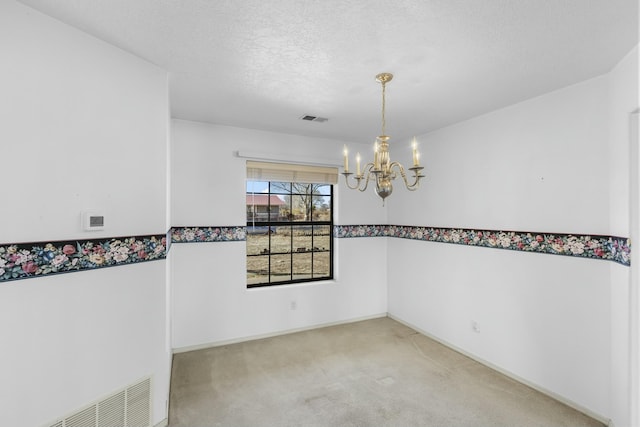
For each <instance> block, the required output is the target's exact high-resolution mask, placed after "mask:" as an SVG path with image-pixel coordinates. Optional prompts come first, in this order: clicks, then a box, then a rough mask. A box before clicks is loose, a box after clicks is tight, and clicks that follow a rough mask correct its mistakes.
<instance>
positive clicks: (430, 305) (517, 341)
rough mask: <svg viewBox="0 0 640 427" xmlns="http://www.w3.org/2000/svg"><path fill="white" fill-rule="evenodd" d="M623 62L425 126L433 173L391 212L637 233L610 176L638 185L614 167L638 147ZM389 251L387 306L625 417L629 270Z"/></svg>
mask: <svg viewBox="0 0 640 427" xmlns="http://www.w3.org/2000/svg"><path fill="white" fill-rule="evenodd" d="M634 55H637V53H633V54H632V55H631V56H632V57H633V58H632V59H631V60H630V61H629V62H630V63H631V62H633V61H634V60H635V58H636V56H634ZM622 67H623V69H616V71H614V72H612V73H611V74H610V75H605V76H602V77H598V78H594V79H591V80H588V81H585V82H582V83H579V84H576V85H573V86H570V87H567V88H564V89H561V90H558V91H555V92H552V93H549V94H546V95H543V96H540V97H537V98H534V99H531V100H528V101H526V102H523V103H519V104H516V105H513V106H510V107H508V108H505V109H502V110H499V111H495V112H493V113H490V114H486V115H483V116H480V117H477V118H475V119H472V120H468V121H465V122H462V123H458V124H456V125H454V126H450V127H448V128H445V129H441V130H439V131H436V132H433V133H430V134H427V135H423V136H422V137H420V138H419V140H420V142H421V151H422V152H423V153H424V155H423V159H424V163H425V165H426V175H427V179H426V181H425V182H424V186H423V188H422V189H421V190H420V191H419V192H418V193H413V194H409V193H406V192H405V193H402V192H398V193H397V194H394V197H395V200H394V203H392V204H390V206H389V223H391V224H415V225H429V226H445V227H465V228H479V229H497V230H519V231H540V232H557V233H578V234H604V235H608V234H616V233H620V235H622V236H626V235H628V225H627V223H628V216H627V213H626V210H625V211H624V212H623V213H622V214H621V216H619V217H618V216H616V215H618V209H623V210H624V209H627V208H628V205H625V203H627V202H626V197H627V196H626V195H624V196H621V198H619V199H616V200H615V201H613V203H614V205H615V207H616V209H614V208H611V209H610V201H612V197H613V194H614V188H612V185H613V184H612V183H615V185H613V186H614V187H616V188H615V189H619V188H618V187H619V186H622V190H621V191H622V193H624V192H625V191H628V190H627V189H628V186H627V185H628V182H627V181H628V167H626V166H625V167H623V168H622V171H618V170H617V171H615V172H612V169H613V168H615V167H617V166H616V165H619V164H620V163H621V162H622V161H623V160H622V159H623V158H624V157H623V156H624V154H623V153H626V151H625V150H626V149H628V134H627V133H625V132H626V131H627V129H628V128H627V127H626V126H628V125H626V124H624V120H626V118H624V117H618V116H617V114H618V113H619V112H620V111H621V110H622V111H625V110H627V109H628V108H629V107H630V105H628V104H629V103H628V102H625V101H628V100H629V98H628V97H626V98H625V101H623V100H620V96H621V95H616V94H622V93H623V92H626V91H629V92H631V93H632V96H635V94H637V71H636V73H635V74H633V71H632V70H629V69H628V67H627V66H626V65H623V66H622ZM636 102H637V101H636ZM614 112H615V113H614ZM612 114H616V116H615V119H612V118H611V115H612ZM625 114H626V113H625ZM612 133H613V134H615V135H617V137H616V138H617V141H616V142H615V143H614V144H615V150H614V152H613V153H612V154H611V156H615V158H614V159H613V160H610V154H609V150H610V148H611V144H612V140H611V138H612ZM625 138H626V139H625ZM625 144H626V145H625ZM625 194H626V193H625ZM623 199H624V200H623ZM625 206H626V207H625ZM409 207H411V208H410V209H409ZM614 216H616V217H615V218H613V217H614ZM616 224H619V226H618V225H616ZM388 253H389V261H388V262H389V266H388V273H389V312H390V314H391V315H393V316H396V317H397V318H399V319H402V320H404V321H406V322H408V323H411V324H413V325H415V326H416V327H418V328H420V329H422V330H424V331H426V332H428V333H430V334H432V335H434V336H436V337H437V338H439V339H441V340H443V341H445V342H448V343H450V344H452V345H454V346H456V347H458V348H460V349H462V350H463V351H466V352H469V353H471V354H473V355H475V356H476V357H478V358H480V359H483V360H485V361H487V362H489V363H491V364H494V365H496V366H498V367H500V368H501V369H504V370H506V371H508V372H511V373H512V374H514V375H516V376H519V377H521V378H523V379H524V380H526V381H529V382H531V383H533V384H535V385H536V386H538V387H541V388H543V389H546V390H548V391H550V392H552V393H556V394H557V395H559V396H560V397H561V398H563V399H565V400H567V401H569V402H572V403H573V404H575V405H576V406H578V407H582V408H583V409H585V410H587V411H590V412H591V413H593V414H596V415H598V416H600V417H602V418H604V419H606V418H611V419H613V421H614V423H615V424H616V425H628V423H625V422H626V421H628V418H626V416H625V415H624V414H623V412H624V411H625V409H628V404H626V408H616V403H615V402H614V401H613V399H622V398H624V397H625V396H627V390H626V389H625V388H624V384H622V382H623V381H622V380H621V379H620V378H619V377H620V375H623V374H624V373H628V364H625V363H626V362H627V361H628V360H627V359H624V360H622V361H620V360H614V359H613V358H618V357H620V355H621V354H625V351H626V350H625V343H626V340H627V339H628V337H626V336H621V335H620V334H619V333H617V332H616V331H615V330H613V329H612V328H614V327H616V326H618V324H620V323H621V322H622V323H623V324H624V322H625V321H626V320H625V319H627V317H626V315H625V314H623V315H622V317H623V318H622V319H619V318H618V317H619V316H620V312H619V311H618V310H619V309H620V306H621V304H623V299H624V297H620V292H622V294H623V295H624V293H625V292H626V289H627V278H628V276H627V274H628V271H627V270H628V268H626V267H622V266H617V265H611V263H608V262H602V261H596V260H588V259H575V258H571V257H559V256H551V255H541V254H529V253H517V252H511V251H503V250H494V249H486V248H474V247H464V246H455V245H446V244H434V243H425V242H415V241H408V240H396V239H391V240H390V242H389V247H388ZM612 271H613V273H612ZM612 279H613V280H612ZM624 313H626V312H624ZM473 321H477V322H478V323H479V325H480V332H479V333H477V332H474V331H473V328H472V322H473ZM614 322H615V323H614ZM614 329H615V328H614ZM624 330H626V329H624ZM622 334H624V332H622ZM620 363H622V364H623V365H624V367H623V368H620V367H618V368H617V369H618V372H617V373H616V372H615V370H616V368H615V366H619V365H620ZM612 371H613V373H612ZM616 378H618V380H616ZM623 406H625V404H623Z"/></svg>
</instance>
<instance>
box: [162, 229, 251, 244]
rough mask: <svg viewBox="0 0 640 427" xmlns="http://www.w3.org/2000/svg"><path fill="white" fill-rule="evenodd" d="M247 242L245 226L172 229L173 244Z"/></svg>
mask: <svg viewBox="0 0 640 427" xmlns="http://www.w3.org/2000/svg"><path fill="white" fill-rule="evenodd" d="M244 240H247V230H246V227H244V226H237V227H172V228H171V242H172V243H203V242H238V241H244Z"/></svg>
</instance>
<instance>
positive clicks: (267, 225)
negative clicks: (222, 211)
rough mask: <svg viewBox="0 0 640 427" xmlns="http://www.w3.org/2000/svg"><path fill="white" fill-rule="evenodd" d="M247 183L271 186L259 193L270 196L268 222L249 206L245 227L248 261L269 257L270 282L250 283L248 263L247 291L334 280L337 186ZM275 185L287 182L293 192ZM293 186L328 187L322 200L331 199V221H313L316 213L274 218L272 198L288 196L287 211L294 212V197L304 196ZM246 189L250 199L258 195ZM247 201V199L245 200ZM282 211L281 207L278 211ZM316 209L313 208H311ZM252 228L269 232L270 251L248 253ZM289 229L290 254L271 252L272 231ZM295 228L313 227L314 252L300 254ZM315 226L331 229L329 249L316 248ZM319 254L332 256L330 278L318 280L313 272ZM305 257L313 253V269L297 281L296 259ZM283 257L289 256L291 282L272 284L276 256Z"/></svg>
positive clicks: (330, 259) (308, 251) (305, 251)
mask: <svg viewBox="0 0 640 427" xmlns="http://www.w3.org/2000/svg"><path fill="white" fill-rule="evenodd" d="M246 182H247V183H249V182H265V183H267V184H268V188H267V192H266V193H260V195H265V196H267V200H268V204H267V212H268V215H267V220H266V221H265V220H260V221H256V220H255V213H256V210H255V206H256V205H253V207H252V209H251V210H250V209H249V208H248V206H249V205H247V207H246V208H245V211H246V213H247V218H246V224H247V225H246V227H247V243H246V245H247V246H245V247H246V249H247V250H246V252H245V256H246V259H247V261H248V260H249V258H251V257H258V256H268V281H267V282H260V283H249V277H248V274H249V263H248V262H247V264H246V269H245V270H246V276H245V281H246V286H247V289H254V288H264V287H271V286H280V285H291V284H298V283H309V282H320V281H327V280H333V279H334V242H333V223H334V222H333V221H334V220H333V216H334V211H333V207H334V203H333V202H334V184H333V183H307V182H301V181H292V182H288V181H275V180H262V179H249V178H247V180H246ZM274 183H285V184H290V191H289V192H288V193H287V192H286V191H283V190H282V189H281V188H280V189H273V188H272V186H273V185H274ZM294 184H303V185H310V186H313V185H321V186H326V187H327V188H328V189H329V194H321V195H319V196H321V197H328V198H329V212H330V215H329V219H328V220H316V219H314V215H313V210H312V212H311V215H310V218H309V219H307V220H302V221H300V220H295V219H294V218H293V217H291V216H289V218H288V220H281V219H280V217H279V216H278V217H276V218H275V219H274V218H273V216H272V215H271V212H272V205H271V201H272V197H273V196H276V197H277V196H282V195H289V196H290V200H289V205H288V206H287V207H288V212H293V199H294V197H295V196H299V195H301V194H303V193H299V192H294V190H293V188H294ZM246 187H247V186H246V185H245V194H246V196H249V195H251V194H258V193H255V192H249V191H248V190H247V188H246ZM304 194H305V195H308V196H309V197H314V196H313V192H311V194H309V193H304ZM245 198H246V197H245ZM279 209H280V208H279ZM312 209H313V208H312ZM250 212H251V213H253V217H250V216H249V213H250ZM253 227H260V228H262V229H265V230H267V231H266V233H265V234H266V235H267V236H268V238H269V240H268V248H267V253H262V252H261V253H257V254H249V250H248V245H249V239H250V235H251V234H253V233H250V232H249V229H250V228H253ZM276 227H278V228H287V227H289V228H290V230H291V231H290V236H291V238H290V245H289V251H288V252H272V249H271V243H272V234H275V233H273V231H272V230H275V228H276ZM296 227H310V228H311V250H306V249H305V250H303V251H300V250H299V249H298V250H296V249H295V246H294V242H295V240H296V239H295V236H294V232H293V231H294V229H295V228H296ZM315 227H327V228H328V236H329V239H328V240H329V248H328V249H327V248H324V247H323V248H322V249H320V248H319V247H316V246H315V245H314V243H313V242H314V238H315V236H316V234H315V232H314V229H315ZM318 253H328V256H329V266H328V267H329V274H328V275H323V276H319V277H313V273H314V254H318ZM302 254H304V255H306V254H310V256H311V259H310V261H309V262H310V266H311V270H310V272H309V276H310V277H305V278H294V275H295V269H294V258H295V256H296V255H302ZM282 255H289V263H290V264H289V280H277V281H273V280H272V277H273V275H274V273H273V268H272V261H273V257H274V256H282Z"/></svg>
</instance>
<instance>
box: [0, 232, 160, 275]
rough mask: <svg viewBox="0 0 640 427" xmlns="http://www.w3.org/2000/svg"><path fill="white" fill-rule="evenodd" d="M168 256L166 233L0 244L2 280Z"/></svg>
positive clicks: (124, 263) (111, 265) (110, 265)
mask: <svg viewBox="0 0 640 427" xmlns="http://www.w3.org/2000/svg"><path fill="white" fill-rule="evenodd" d="M166 256H167V238H166V235H165V234H159V235H146V236H131V237H113V238H106V239H100V240H63V241H53V242H31V243H9V244H0V282H3V281H9V280H19V279H28V278H31V277H42V276H48V275H51V274H59V273H69V272H75V271H82V270H93V269H96V268H104V267H113V266H118V265H126V264H133V263H138V262H143V261H154V260H158V259H163V258H165V257H166Z"/></svg>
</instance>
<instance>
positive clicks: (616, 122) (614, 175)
mask: <svg viewBox="0 0 640 427" xmlns="http://www.w3.org/2000/svg"><path fill="white" fill-rule="evenodd" d="M638 75H639V74H638V48H637V47H636V48H635V49H634V50H632V51H631V52H629V54H628V55H627V56H626V57H625V58H623V59H622V60H621V61H620V63H619V64H618V65H617V66H616V67H615V68H614V69H613V70H612V71H611V72H610V73H609V75H608V76H607V80H608V85H609V90H608V92H609V100H608V101H609V102H608V106H609V116H608V117H609V141H608V142H609V144H608V145H609V147H608V148H609V158H608V160H609V188H610V198H609V199H610V206H609V212H610V214H609V218H610V230H611V234H613V235H617V236H631V230H630V219H631V218H630V216H629V214H630V200H638V197H640V196H639V195H638V194H635V195H630V193H629V191H630V165H631V163H630V159H631V147H630V140H629V130H630V119H631V113H632V112H634V111H635V110H636V109H637V108H638V106H639V105H640V104H639V102H638V87H639V85H638ZM636 143H637V142H636ZM637 166H638V165H637V164H636V168H637ZM636 173H637V171H636ZM636 191H637V189H636ZM634 258H635V257H634ZM632 268H637V267H636V265H635V264H634V263H633V261H632ZM610 269H611V273H610V274H611V314H612V319H611V354H612V362H613V363H612V365H611V381H612V390H611V409H612V414H613V415H612V419H614V420H615V422H616V425H618V426H626V425H632V420H631V419H630V405H631V404H632V402H631V401H630V396H629V395H628V390H629V387H630V378H631V375H632V372H633V371H632V370H631V366H630V364H631V363H635V364H636V367H637V365H638V363H639V362H638V361H637V359H635V358H632V357H633V356H631V354H630V351H631V348H630V342H629V336H630V329H629V327H630V319H631V317H630V316H631V313H630V311H629V308H630V304H629V301H630V298H631V289H630V285H632V284H631V283H630V273H631V271H630V270H631V269H629V268H624V267H621V266H619V265H611V266H610ZM632 286H636V287H637V286H638V283H635V284H633V285H632ZM635 315H636V316H637V313H635ZM635 357H636V358H637V356H635ZM636 405H640V404H639V403H637V402H636ZM636 422H637V420H636Z"/></svg>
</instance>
